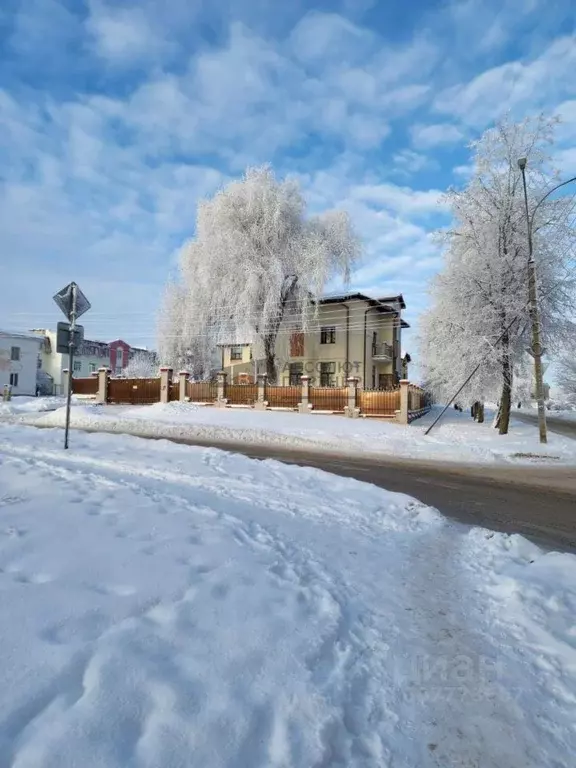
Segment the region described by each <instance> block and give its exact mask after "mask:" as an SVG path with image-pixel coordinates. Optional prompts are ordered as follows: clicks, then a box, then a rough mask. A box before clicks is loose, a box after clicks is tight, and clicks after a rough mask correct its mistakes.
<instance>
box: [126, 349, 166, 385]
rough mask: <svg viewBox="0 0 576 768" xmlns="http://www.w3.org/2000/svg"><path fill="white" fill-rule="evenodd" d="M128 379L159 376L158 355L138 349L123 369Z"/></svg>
mask: <svg viewBox="0 0 576 768" xmlns="http://www.w3.org/2000/svg"><path fill="white" fill-rule="evenodd" d="M122 376H123V377H124V378H126V379H153V378H155V377H156V376H158V361H157V359H156V355H152V354H150V353H147V352H139V351H136V352H134V354H133V355H132V357H131V358H130V360H129V361H128V365H127V366H126V367H125V368H124V370H123V371H122Z"/></svg>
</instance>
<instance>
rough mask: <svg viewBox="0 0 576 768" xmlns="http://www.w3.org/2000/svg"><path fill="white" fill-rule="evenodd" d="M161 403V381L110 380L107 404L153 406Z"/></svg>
mask: <svg viewBox="0 0 576 768" xmlns="http://www.w3.org/2000/svg"><path fill="white" fill-rule="evenodd" d="M159 401H160V379H109V381H108V393H107V402H109V403H115V404H121V403H125V404H130V405H151V404H152V403H158V402H159Z"/></svg>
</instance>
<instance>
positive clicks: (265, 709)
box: [0, 417, 576, 768]
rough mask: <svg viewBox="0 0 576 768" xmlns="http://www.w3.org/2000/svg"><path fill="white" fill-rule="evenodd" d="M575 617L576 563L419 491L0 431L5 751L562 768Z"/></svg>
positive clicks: (248, 764) (125, 445)
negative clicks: (477, 524)
mask: <svg viewBox="0 0 576 768" xmlns="http://www.w3.org/2000/svg"><path fill="white" fill-rule="evenodd" d="M296 418H298V417H296ZM575 615H576V558H575V557H574V556H571V555H567V554H558V553H548V554H544V553H543V552H541V551H540V550H539V549H538V548H536V547H535V546H533V545H532V544H530V543H528V542H527V541H526V540H524V539H522V538H521V537H517V536H512V537H509V536H506V535H502V534H494V533H488V532H487V531H485V530H481V529H468V528H466V527H463V526H458V525H456V524H454V523H451V522H449V521H447V520H446V519H444V518H443V517H441V516H440V515H439V514H438V513H437V512H435V511H434V510H431V509H430V508H427V507H424V506H422V505H421V504H419V503H418V502H416V501H414V500H412V499H410V498H408V497H406V496H402V495H398V494H393V493H388V492H385V491H383V490H381V489H378V488H375V487H374V486H370V485H365V484H362V483H359V482H357V481H354V480H350V479H345V478H340V477H335V476H332V475H328V474H325V473H323V472H321V471H319V470H316V469H311V468H301V467H297V466H285V465H281V464H279V463H276V462H273V461H266V462H258V461H253V460H249V459H247V458H244V457H241V456H238V455H233V454H227V453H224V452H220V451H217V450H215V449H201V448H190V447H186V446H179V445H174V444H171V443H168V442H165V441H158V442H156V441H154V442H151V441H144V440H140V439H138V438H134V437H128V436H121V435H104V434H83V433H73V435H72V445H71V450H70V451H68V452H64V451H63V450H62V432H61V431H60V430H37V429H34V428H31V427H26V426H22V425H18V424H6V423H4V424H0V658H1V659H2V664H1V665H0V765H2V766H13V768H72V766H74V767H75V768H76V767H77V766H82V768H97V767H98V768H127V766H133V767H134V768H136V767H137V768H158V766H162V768H176V767H178V768H180V767H181V766H202V768H217V767H219V766H226V767H227V768H234V767H236V768H259V767H260V766H261V767H262V768H276V767H277V768H288V767H289V766H290V767H291V768H313V767H314V768H320V767H321V766H325V767H326V768H328V767H329V768H335V767H341V768H351V767H352V768H359V767H360V766H362V768H382V767H383V766H390V767H392V766H394V768H456V766H458V768H504V767H505V768H546V767H548V766H549V767H550V768H552V767H553V766H554V767H555V768H559V767H560V766H568V765H571V764H572V763H573V756H574V754H576V729H575V728H574V711H575V706H576V648H575V646H576V627H575V625H574V616H575ZM571 756H572V757H571Z"/></svg>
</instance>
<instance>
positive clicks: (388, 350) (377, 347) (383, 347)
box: [372, 342, 394, 360]
mask: <svg viewBox="0 0 576 768" xmlns="http://www.w3.org/2000/svg"><path fill="white" fill-rule="evenodd" d="M372 357H373V358H375V359H376V360H380V359H384V360H392V359H393V357H394V348H393V347H392V345H391V344H386V342H383V343H381V344H372Z"/></svg>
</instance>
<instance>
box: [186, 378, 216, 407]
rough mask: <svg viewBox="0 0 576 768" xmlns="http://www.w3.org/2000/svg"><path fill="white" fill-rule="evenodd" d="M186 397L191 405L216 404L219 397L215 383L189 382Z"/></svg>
mask: <svg viewBox="0 0 576 768" xmlns="http://www.w3.org/2000/svg"><path fill="white" fill-rule="evenodd" d="M186 397H187V398H188V400H190V402H191V403H214V402H216V399H217V397H218V385H217V384H216V382H215V381H187V382H186Z"/></svg>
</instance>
